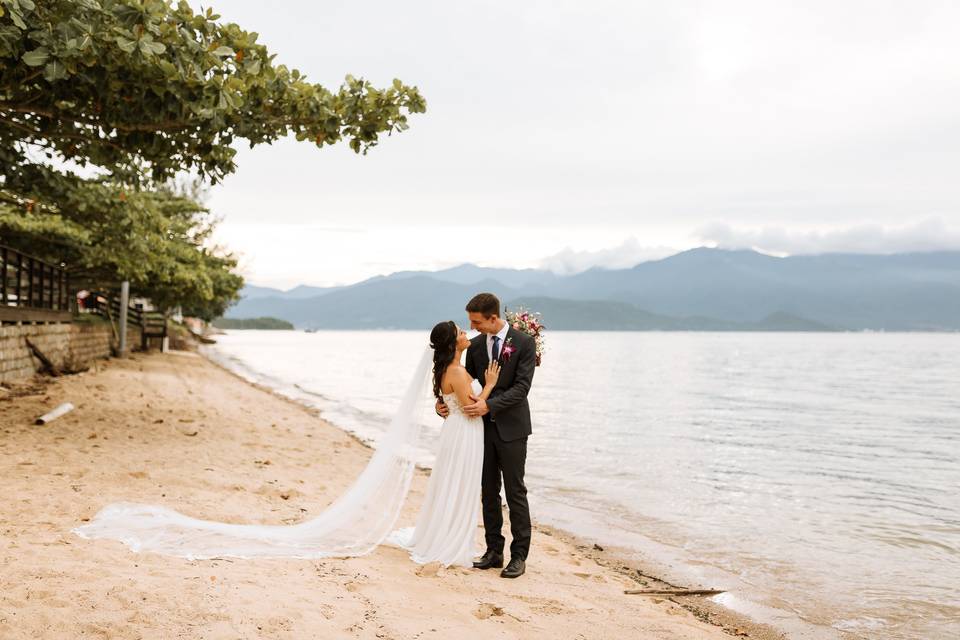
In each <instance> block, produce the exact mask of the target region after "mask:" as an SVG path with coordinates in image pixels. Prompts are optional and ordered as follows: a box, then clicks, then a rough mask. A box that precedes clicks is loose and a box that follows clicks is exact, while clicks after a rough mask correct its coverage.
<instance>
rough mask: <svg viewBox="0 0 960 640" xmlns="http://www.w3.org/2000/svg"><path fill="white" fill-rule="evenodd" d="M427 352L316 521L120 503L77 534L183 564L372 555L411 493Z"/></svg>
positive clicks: (428, 366) (429, 356)
mask: <svg viewBox="0 0 960 640" xmlns="http://www.w3.org/2000/svg"><path fill="white" fill-rule="evenodd" d="M431 364H432V349H430V348H429V347H426V349H425V350H424V353H423V355H422V356H421V358H420V362H419V363H418V365H417V368H416V371H414V374H413V378H412V379H411V380H410V384H409V385H408V387H407V390H406V392H405V394H404V396H403V399H402V401H401V402H400V406H399V407H398V408H397V412H396V413H395V414H394V416H393V418H392V419H391V421H390V425H389V427H388V428H387V432H386V434H385V435H384V437H383V438H382V439H381V441H380V443H379V444H378V446H377V449H376V451H375V452H374V454H373V456H372V457H371V459H370V462H369V463H368V464H367V466H366V468H365V469H364V470H363V471H362V472H361V473H360V475H359V476H358V477H357V479H356V481H354V483H353V484H352V485H351V486H350V488H349V489H347V490H346V491H345V492H344V493H343V495H341V496H340V497H339V498H337V499H336V500H335V501H334V502H333V503H332V504H331V505H330V506H329V507H327V508H326V509H325V510H324V511H323V512H322V513H321V514H320V515H318V516H317V517H316V518H313V519H311V520H308V521H306V522H301V523H299V524H294V525H254V524H229V523H225V522H213V521H209V520H200V519H197V518H191V517H189V516H185V515H183V514H181V513H178V512H177V511H174V510H172V509H168V508H166V507H161V506H158V505H147V504H136V503H131V502H120V503H116V504H111V505H108V506H106V507H104V508H103V509H101V510H100V512H99V513H97V515H96V516H95V517H94V518H93V519H92V520H91V521H90V522H89V523H88V524H85V525H83V526H81V527H77V528H76V529H74V530H73V531H74V533H76V534H77V535H79V536H81V537H83V538H90V539H93V538H105V539H110V540H119V541H121V542H123V543H124V544H126V545H127V546H128V547H130V548H131V549H132V550H133V551H152V552H155V553H161V554H165V555H172V556H179V557H183V558H191V559H198V558H215V557H234V558H327V557H345V556H361V555H365V554H367V553H370V552H371V551H373V549H374V548H376V547H377V545H379V544H381V543H382V542H384V540H385V539H386V538H387V536H388V535H389V534H390V533H391V531H392V530H393V528H394V526H395V524H396V521H397V517H398V516H399V515H400V509H401V508H402V507H403V503H404V500H405V499H406V497H407V492H408V491H409V488H410V480H411V478H412V477H413V470H414V466H415V459H416V445H417V440H418V438H419V436H420V428H421V420H422V418H423V408H424V406H425V404H424V398H425V397H426V394H427V391H428V389H429V380H430V377H429V376H430V372H431Z"/></svg>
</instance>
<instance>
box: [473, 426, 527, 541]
mask: <svg viewBox="0 0 960 640" xmlns="http://www.w3.org/2000/svg"><path fill="white" fill-rule="evenodd" d="M526 462H527V438H526V437H523V438H520V439H518V440H511V441H509V442H507V441H504V440H503V439H502V438H500V434H499V433H497V427H496V425H495V424H491V422H490V419H489V416H485V417H484V426H483V479H482V481H481V484H480V486H481V497H482V502H483V528H484V530H485V531H486V540H487V550H488V551H496V552H498V553H503V547H504V544H505V543H506V540H505V538H504V537H503V535H502V534H501V533H500V530H501V529H502V528H503V511H502V510H501V505H500V486H501V476H502V478H503V487H504V489H505V490H506V491H505V493H506V495H507V506H508V507H509V509H510V533H511V535H512V536H513V540H512V542H511V543H510V556H511V557H515V558H523V559H524V560H526V558H527V554H528V553H529V552H530V507H529V505H528V504H527V487H526V485H524V484H523V474H524V467H525V465H526Z"/></svg>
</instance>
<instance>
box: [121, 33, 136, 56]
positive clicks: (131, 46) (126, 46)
mask: <svg viewBox="0 0 960 640" xmlns="http://www.w3.org/2000/svg"><path fill="white" fill-rule="evenodd" d="M117 46H118V47H120V49H121V50H123V51H126V52H127V53H133V52H134V50H135V49H136V48H137V41H136V40H131V39H130V38H124V37H123V36H118V37H117Z"/></svg>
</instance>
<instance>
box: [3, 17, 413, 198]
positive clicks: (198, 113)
mask: <svg viewBox="0 0 960 640" xmlns="http://www.w3.org/2000/svg"><path fill="white" fill-rule="evenodd" d="M0 11H2V14H3V15H2V16H0V61H2V64H3V66H2V67H0V87H2V93H0V140H2V141H4V142H5V143H6V144H5V145H4V146H6V147H8V148H7V149H6V150H5V152H6V153H7V154H8V155H7V156H6V157H4V158H2V159H3V160H5V161H7V162H9V161H11V160H13V161H16V160H17V156H16V155H15V152H14V151H12V150H11V149H9V147H10V146H11V145H10V143H11V142H14V143H17V142H19V143H28V144H30V145H35V146H37V147H39V148H43V149H46V150H50V151H54V152H56V153H57V154H59V155H60V156H62V157H63V158H65V159H68V160H73V161H75V162H77V163H78V164H80V165H86V164H93V165H96V166H99V167H104V168H105V169H107V170H110V171H112V172H115V173H120V174H121V175H122V176H123V177H124V179H127V180H129V179H131V177H139V176H142V175H146V176H149V177H150V178H152V179H153V180H156V181H163V180H166V179H169V178H171V177H173V175H175V174H176V173H177V172H179V171H194V172H196V173H199V174H200V175H202V176H204V177H207V178H209V179H210V180H212V181H213V182H216V181H217V180H219V179H220V178H222V177H223V176H224V175H226V174H228V173H230V172H232V171H233V170H234V169H235V164H234V155H235V150H234V148H233V147H232V146H231V145H232V144H233V143H234V141H235V140H239V139H243V140H246V141H247V142H248V143H249V144H250V145H251V146H252V145H256V144H261V143H269V142H273V141H275V140H277V139H279V138H282V137H284V136H286V135H289V134H294V135H296V137H297V139H298V140H309V141H311V142H313V143H314V144H316V145H318V146H324V145H329V144H334V143H336V142H339V141H341V140H347V141H348V142H349V144H350V146H351V147H352V148H353V149H354V150H355V151H358V152H360V151H366V150H367V149H368V148H369V147H371V146H373V145H375V144H376V143H377V141H378V139H379V137H380V135H381V134H383V133H392V132H394V131H402V130H404V129H406V128H407V114H408V113H420V112H423V111H424V110H425V109H426V104H425V102H424V100H423V98H422V97H421V96H420V94H419V92H418V91H417V89H416V88H414V87H408V86H406V85H404V84H403V83H402V82H400V81H399V80H394V81H393V84H392V85H391V86H390V87H388V88H386V89H377V88H375V87H373V86H372V85H371V84H370V83H369V82H366V81H364V80H359V79H356V78H354V77H352V76H347V77H346V81H345V82H344V84H343V86H341V87H340V88H339V90H338V91H336V92H331V91H330V90H328V89H326V88H324V87H322V86H321V85H319V84H312V83H310V82H307V80H306V78H305V77H304V76H303V75H302V74H301V73H300V72H299V71H297V70H296V69H288V68H287V67H286V66H284V65H275V64H274V56H273V55H271V54H270V53H269V52H268V51H267V48H266V47H265V46H264V45H261V44H258V43H257V37H258V36H257V34H256V33H253V32H248V31H244V30H243V29H241V28H240V27H239V26H237V25H236V24H232V23H227V24H221V23H219V22H218V19H219V16H218V15H216V14H215V13H213V10H212V9H207V11H206V12H205V13H196V12H194V10H193V9H192V8H191V7H190V5H189V4H187V3H186V2H185V1H182V0H181V2H179V3H178V4H176V5H175V6H174V5H173V4H172V3H170V2H168V1H165V0H145V1H137V0H49V1H45V2H42V3H35V2H34V0H0ZM15 146H21V147H22V145H15ZM11 153H13V155H10V154H11Z"/></svg>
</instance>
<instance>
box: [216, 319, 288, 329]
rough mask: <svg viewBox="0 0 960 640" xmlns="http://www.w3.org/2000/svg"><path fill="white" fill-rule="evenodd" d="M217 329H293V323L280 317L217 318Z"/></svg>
mask: <svg viewBox="0 0 960 640" xmlns="http://www.w3.org/2000/svg"><path fill="white" fill-rule="evenodd" d="M213 326H215V327H216V328H217V329H268V330H275V331H292V330H293V324H291V323H289V322H287V321H286V320H281V319H280V318H269V317H263V318H217V319H216V320H214V321H213Z"/></svg>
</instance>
